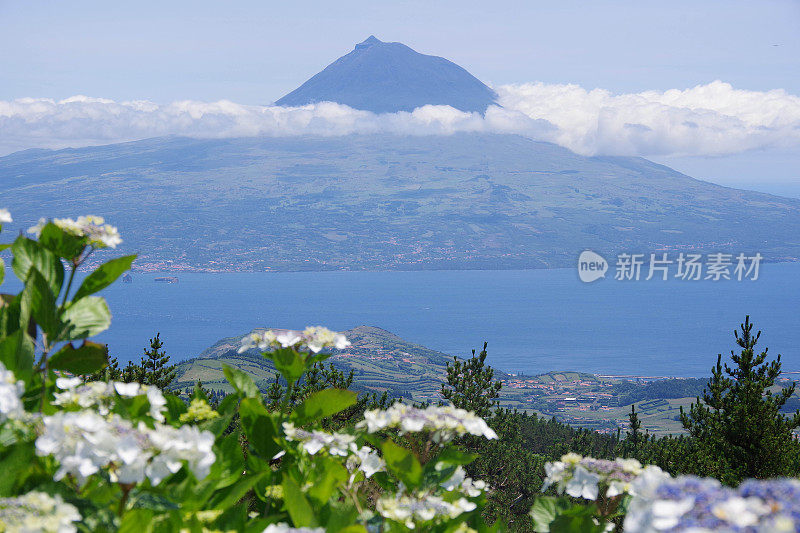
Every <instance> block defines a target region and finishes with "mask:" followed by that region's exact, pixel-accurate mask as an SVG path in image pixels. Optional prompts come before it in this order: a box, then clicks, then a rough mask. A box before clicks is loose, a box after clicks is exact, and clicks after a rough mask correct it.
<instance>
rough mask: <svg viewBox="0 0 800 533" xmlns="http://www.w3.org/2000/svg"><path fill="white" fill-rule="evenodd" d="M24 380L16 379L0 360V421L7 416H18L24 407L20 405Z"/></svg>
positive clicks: (4, 419)
mask: <svg viewBox="0 0 800 533" xmlns="http://www.w3.org/2000/svg"><path fill="white" fill-rule="evenodd" d="M24 392H25V382H23V381H21V380H18V379H17V378H16V376H14V373H13V372H11V371H10V370H8V369H7V368H6V366H5V365H4V364H3V363H1V362H0V423H2V422H5V421H6V419H9V418H20V417H21V416H22V415H23V414H24V413H25V409H24V407H23V405H22V401H21V400H20V398H22V394H23V393H24Z"/></svg>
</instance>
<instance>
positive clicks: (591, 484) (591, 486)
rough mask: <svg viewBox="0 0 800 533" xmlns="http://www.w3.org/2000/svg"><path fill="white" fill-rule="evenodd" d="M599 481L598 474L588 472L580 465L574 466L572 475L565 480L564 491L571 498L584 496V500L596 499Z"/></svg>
mask: <svg viewBox="0 0 800 533" xmlns="http://www.w3.org/2000/svg"><path fill="white" fill-rule="evenodd" d="M599 482H600V476H598V475H597V474H595V473H593V472H589V471H588V470H586V469H585V468H584V467H582V466H581V465H578V466H577V467H575V471H574V472H573V473H572V477H571V478H570V479H569V481H567V485H566V488H565V489H564V492H566V493H567V494H569V495H570V496H572V497H573V498H584V499H586V500H596V499H597V495H598V491H599V487H598V483H599Z"/></svg>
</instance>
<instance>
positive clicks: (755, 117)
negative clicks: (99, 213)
mask: <svg viewBox="0 0 800 533" xmlns="http://www.w3.org/2000/svg"><path fill="white" fill-rule="evenodd" d="M495 90H496V91H497V92H498V94H499V95H500V99H499V103H500V104H501V105H502V107H495V106H493V107H490V108H489V109H488V110H487V112H486V114H485V116H481V115H479V114H475V113H463V112H461V111H458V110H456V109H453V108H451V107H448V106H425V107H422V108H418V109H416V110H414V111H413V112H411V113H406V112H399V113H387V114H380V115H376V114H373V113H370V112H367V111H359V110H355V109H351V108H349V107H347V106H343V105H339V104H333V103H321V104H316V105H310V106H304V107H297V108H284V107H277V106H266V107H264V106H248V105H240V104H236V103H233V102H229V101H226V100H222V101H219V102H211V103H207V102H196V101H180V102H173V103H171V104H166V105H159V104H155V103H152V102H148V101H130V102H115V101H113V100H107V99H101V98H89V97H85V96H75V97H72V98H67V99H65V100H60V101H56V100H51V99H45V98H22V99H18V100H13V101H0V153H9V152H12V151H15V150H22V149H25V148H34V147H42V148H61V147H66V146H85V145H97V144H107V143H113V142H120V141H126V140H135V139H143V138H147V137H157V136H162V135H185V136H190V137H211V138H222V137H248V136H259V135H266V136H293V135H334V136H335V135H347V134H351V133H379V132H385V133H397V134H409V135H447V134H452V133H455V132H459V131H468V132H492V133H518V134H522V135H525V136H528V137H531V138H533V139H537V140H543V141H550V142H554V143H557V144H559V145H562V146H565V147H567V148H569V149H571V150H574V151H576V152H578V153H582V154H588V155H593V154H604V155H642V156H655V155H662V156H663V155H723V154H731V153H738V152H743V151H746V150H752V149H759V148H772V147H780V148H787V147H788V148H794V147H800V97H797V96H794V95H791V94H788V93H787V92H786V91H784V90H780V89H778V90H773V91H767V92H759V91H744V90H737V89H734V88H733V87H731V86H730V85H729V84H727V83H723V82H719V81H716V82H713V83H710V84H707V85H700V86H697V87H694V88H692V89H687V90H668V91H663V92H659V91H646V92H641V93H636V94H620V95H614V94H612V93H610V92H608V91H605V90H601V89H595V90H592V91H587V90H586V89H583V88H581V87H579V86H577V85H547V84H543V83H533V84H524V85H506V86H500V87H495Z"/></svg>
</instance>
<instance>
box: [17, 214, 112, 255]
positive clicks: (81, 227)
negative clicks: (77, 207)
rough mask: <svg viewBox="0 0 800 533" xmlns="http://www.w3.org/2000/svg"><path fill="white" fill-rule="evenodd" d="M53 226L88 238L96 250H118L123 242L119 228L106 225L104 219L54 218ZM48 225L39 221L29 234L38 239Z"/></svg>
mask: <svg viewBox="0 0 800 533" xmlns="http://www.w3.org/2000/svg"><path fill="white" fill-rule="evenodd" d="M53 224H55V225H56V226H58V227H59V228H61V229H62V230H64V231H66V232H68V233H71V234H72V235H75V236H76V237H83V238H86V239H87V240H88V242H89V244H90V245H92V246H94V247H96V248H116V247H117V245H118V244H120V243H121V242H122V238H121V237H120V235H119V231H117V228H115V227H114V226H111V225H110V224H106V223H105V220H104V219H103V217H98V216H95V215H85V216H79V217H78V219H77V220H73V219H71V218H54V219H53ZM46 225H47V220H46V219H44V218H42V219H39V223H38V224H36V225H35V226H33V227H31V228H29V229H28V233H30V234H32V235H34V236H35V237H37V238H38V237H39V236H40V235H41V234H42V229H44V227H45V226H46Z"/></svg>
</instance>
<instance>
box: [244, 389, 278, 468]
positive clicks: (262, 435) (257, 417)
mask: <svg viewBox="0 0 800 533" xmlns="http://www.w3.org/2000/svg"><path fill="white" fill-rule="evenodd" d="M239 417H240V419H241V422H242V428H243V429H244V433H245V435H247V441H248V442H249V443H250V446H252V447H253V449H254V450H255V451H256V452H258V454H259V455H260V456H261V457H262V458H263V459H266V460H267V461H269V460H270V459H272V458H273V457H274V456H275V454H276V453H278V452H279V451H281V447H280V446H279V445H278V443H277V442H276V441H275V437H276V435H277V431H276V427H275V426H276V425H275V421H274V420H273V419H272V417H271V416H270V414H269V412H268V411H267V409H266V408H265V407H264V404H262V403H261V400H259V399H256V398H245V399H243V400H242V403H240V404H239Z"/></svg>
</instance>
